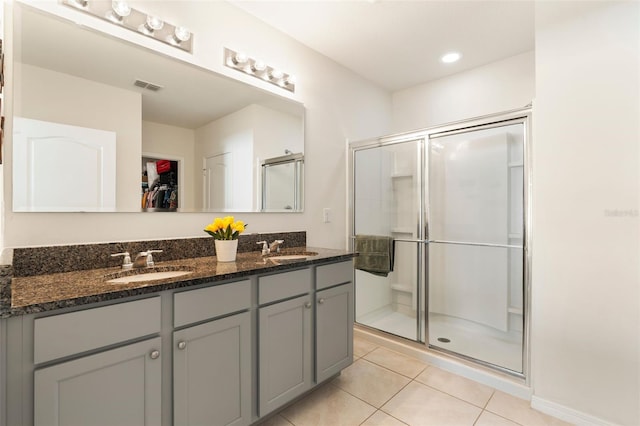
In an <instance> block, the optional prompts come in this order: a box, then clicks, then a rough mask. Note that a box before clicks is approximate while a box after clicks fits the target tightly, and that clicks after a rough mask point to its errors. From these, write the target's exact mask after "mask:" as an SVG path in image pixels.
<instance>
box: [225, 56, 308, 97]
mask: <svg viewBox="0 0 640 426" xmlns="http://www.w3.org/2000/svg"><path fill="white" fill-rule="evenodd" d="M224 64H225V65H226V66H228V67H229V68H233V69H234V70H238V71H242V72H243V73H245V74H248V75H251V76H253V77H256V78H259V79H261V80H263V81H266V82H269V83H271V84H275V85H276V86H279V87H282V88H283V89H286V90H288V91H290V92H295V90H296V80H295V77H294V76H292V75H290V74H287V73H285V72H282V71H281V70H279V69H277V68H274V67H272V66H269V65H267V64H265V63H264V62H262V61H261V60H259V59H254V58H250V57H249V56H247V55H246V54H245V53H244V52H236V51H234V50H231V49H227V48H225V49H224Z"/></svg>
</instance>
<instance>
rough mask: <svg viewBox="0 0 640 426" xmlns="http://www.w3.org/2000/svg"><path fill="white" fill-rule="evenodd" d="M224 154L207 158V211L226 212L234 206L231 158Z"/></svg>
mask: <svg viewBox="0 0 640 426" xmlns="http://www.w3.org/2000/svg"><path fill="white" fill-rule="evenodd" d="M232 155H233V154H232V153H230V152H226V153H224V154H219V155H214V156H212V157H207V158H205V165H204V169H205V170H204V179H205V184H204V188H205V195H204V199H205V200H206V205H205V208H206V209H207V210H225V209H229V208H232V206H233V191H232V189H231V188H232V181H231V179H232V178H231V156H232Z"/></svg>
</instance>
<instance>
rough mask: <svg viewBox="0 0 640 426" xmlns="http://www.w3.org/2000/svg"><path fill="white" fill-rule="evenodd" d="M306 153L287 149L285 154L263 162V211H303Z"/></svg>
mask: <svg viewBox="0 0 640 426" xmlns="http://www.w3.org/2000/svg"><path fill="white" fill-rule="evenodd" d="M303 168H304V154H302V153H293V152H291V151H290V150H288V149H285V155H283V156H280V157H273V158H268V159H266V160H264V161H263V162H262V208H261V210H262V211H302V205H303V200H302V196H303V195H302V188H303V182H302V179H303Z"/></svg>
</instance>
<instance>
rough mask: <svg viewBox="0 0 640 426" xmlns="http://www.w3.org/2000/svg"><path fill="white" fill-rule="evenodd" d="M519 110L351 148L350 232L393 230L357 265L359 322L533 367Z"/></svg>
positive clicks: (487, 360)
mask: <svg viewBox="0 0 640 426" xmlns="http://www.w3.org/2000/svg"><path fill="white" fill-rule="evenodd" d="M529 132H530V111H529V110H528V109H527V110H519V111H513V112H509V113H504V114H500V115H494V116H489V117H484V118H481V119H475V120H470V121H467V122H459V123H455V124H452V125H447V126H442V127H438V128H433V129H426V130H421V131H417V132H412V133H406V134H402V135H397V136H390V137H384V138H379V139H375V140H369V141H363V142H357V143H353V144H352V145H351V147H350V167H351V173H350V175H351V184H350V201H351V205H350V209H351V211H350V216H351V223H350V234H351V237H352V241H355V237H356V236H357V235H373V236H388V237H392V238H393V240H394V244H395V256H394V257H395V261H394V264H393V270H392V271H391V272H390V273H389V274H388V275H387V276H379V275H373V274H371V273H369V272H366V271H364V270H356V274H355V288H356V322H357V323H359V324H360V325H363V326H367V327H372V328H375V329H378V330H381V331H384V332H387V333H390V334H394V335H396V336H399V337H402V338H405V339H410V340H413V341H416V342H422V343H424V344H426V345H427V346H428V347H429V348H430V349H433V350H436V351H442V352H447V353H450V354H454V355H456V356H459V357H464V358H467V359H471V360H474V361H476V362H479V363H482V364H486V365H489V366H492V367H494V368H496V369H500V370H503V371H506V372H509V373H512V374H515V375H520V376H524V375H525V373H526V365H527V362H528V359H527V350H526V340H527V339H526V337H527V336H526V335H527V324H528V321H527V320H526V317H527V300H528V298H527V288H528V277H527V274H528V267H527V264H528V262H527V256H528V247H527V234H528V233H527V229H528V226H527V220H528V214H527V208H528V203H527V198H528V191H527V184H528V183H527V182H528V180H527V178H528V173H527V160H528V155H527V150H528V146H529V141H530V137H529Z"/></svg>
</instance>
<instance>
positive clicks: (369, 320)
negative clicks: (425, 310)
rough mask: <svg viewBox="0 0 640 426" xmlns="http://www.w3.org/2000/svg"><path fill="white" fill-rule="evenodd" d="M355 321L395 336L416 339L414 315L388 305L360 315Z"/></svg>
mask: <svg viewBox="0 0 640 426" xmlns="http://www.w3.org/2000/svg"><path fill="white" fill-rule="evenodd" d="M356 321H357V322H358V323H360V324H363V325H366V326H368V327H372V328H376V329H378V330H381V331H385V332H387V333H391V334H395V335H396V336H400V337H404V338H406V339H411V340H416V335H417V331H416V329H417V324H416V317H415V316H410V315H406V314H403V313H400V312H396V311H394V310H393V308H392V307H391V306H390V305H389V306H385V307H384V308H382V309H378V310H376V311H373V312H369V313H367V314H364V315H361V316H359V317H358V318H357V319H356Z"/></svg>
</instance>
